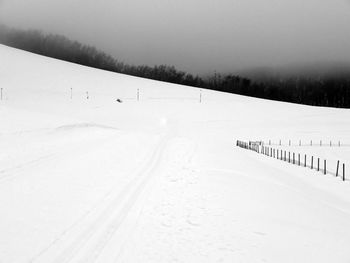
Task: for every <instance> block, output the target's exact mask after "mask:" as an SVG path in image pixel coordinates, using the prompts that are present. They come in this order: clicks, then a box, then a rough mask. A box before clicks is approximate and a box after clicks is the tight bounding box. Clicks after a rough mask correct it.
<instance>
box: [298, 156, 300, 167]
mask: <svg viewBox="0 0 350 263" xmlns="http://www.w3.org/2000/svg"><path fill="white" fill-rule="evenodd" d="M298 165H299V166H300V153H298Z"/></svg>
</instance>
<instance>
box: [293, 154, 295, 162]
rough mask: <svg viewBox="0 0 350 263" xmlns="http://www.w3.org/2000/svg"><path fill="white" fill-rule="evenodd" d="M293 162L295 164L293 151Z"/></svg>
mask: <svg viewBox="0 0 350 263" xmlns="http://www.w3.org/2000/svg"><path fill="white" fill-rule="evenodd" d="M293 164H295V153H293Z"/></svg>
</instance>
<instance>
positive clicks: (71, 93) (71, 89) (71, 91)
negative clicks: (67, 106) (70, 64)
mask: <svg viewBox="0 0 350 263" xmlns="http://www.w3.org/2000/svg"><path fill="white" fill-rule="evenodd" d="M70 99H73V88H70Z"/></svg>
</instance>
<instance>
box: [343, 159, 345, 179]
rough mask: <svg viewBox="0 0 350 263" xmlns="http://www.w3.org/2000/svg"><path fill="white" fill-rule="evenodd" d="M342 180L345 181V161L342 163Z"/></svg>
mask: <svg viewBox="0 0 350 263" xmlns="http://www.w3.org/2000/svg"><path fill="white" fill-rule="evenodd" d="M343 181H345V163H343Z"/></svg>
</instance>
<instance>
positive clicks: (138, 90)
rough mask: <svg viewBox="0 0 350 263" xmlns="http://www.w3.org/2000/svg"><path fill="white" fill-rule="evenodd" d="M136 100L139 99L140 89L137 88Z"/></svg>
mask: <svg viewBox="0 0 350 263" xmlns="http://www.w3.org/2000/svg"><path fill="white" fill-rule="evenodd" d="M137 101H140V89H137Z"/></svg>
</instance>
